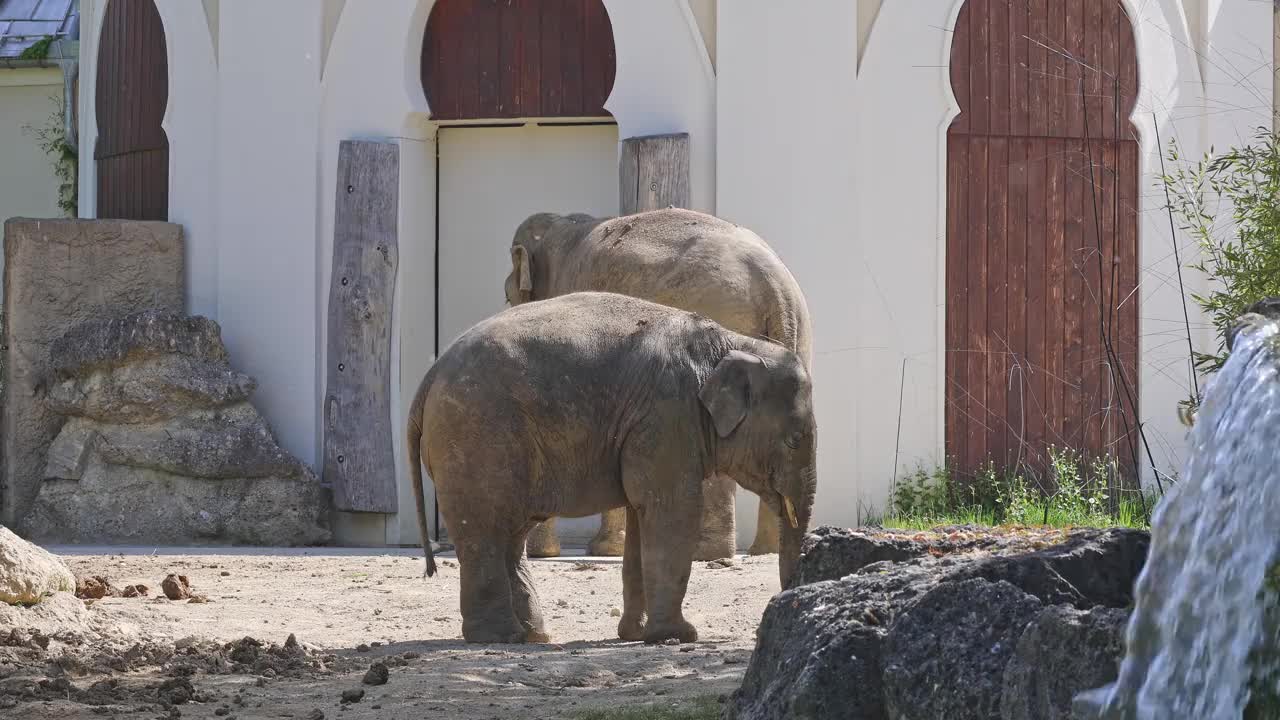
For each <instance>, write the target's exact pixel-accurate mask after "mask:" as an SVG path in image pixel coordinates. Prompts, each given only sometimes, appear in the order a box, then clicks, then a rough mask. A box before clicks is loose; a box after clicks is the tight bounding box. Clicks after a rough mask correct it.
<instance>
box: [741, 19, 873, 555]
mask: <svg viewBox="0 0 1280 720" xmlns="http://www.w3.org/2000/svg"><path fill="white" fill-rule="evenodd" d="M856 27H857V23H856V8H855V7H854V5H853V4H852V3H849V2H845V1H844V0H814V1H813V2H811V3H807V4H806V11H805V12H803V13H801V12H796V10H795V8H794V7H793V6H792V5H791V4H790V3H778V2H772V1H771V0H732V1H730V2H721V3H720V4H719V7H718V28H717V33H716V45H717V48H716V53H717V58H718V60H717V77H716V122H717V128H716V130H717V141H716V176H717V177H716V182H717V192H716V212H717V214H718V215H720V216H721V217H723V218H725V219H728V220H730V221H732V222H735V223H739V224H741V225H745V226H747V227H750V228H751V229H753V230H754V231H756V232H757V233H759V234H760V236H761V237H763V238H764V239H765V241H766V242H768V243H769V244H770V245H772V246H773V248H774V249H775V250H777V251H778V253H779V255H781V257H782V259H783V261H784V262H785V263H786V264H787V266H788V267H789V268H790V269H791V271H792V273H793V274H794V275H795V276H796V279H797V280H798V281H799V283H800V286H801V287H802V288H803V289H804V293H805V297H806V300H807V301H808V305H809V311H810V313H811V315H812V318H813V324H814V354H815V358H814V383H815V387H816V388H817V393H816V395H815V398H814V403H815V406H816V409H817V413H818V501H817V507H816V508H815V511H814V521H815V522H818V523H824V522H841V523H844V524H851V523H852V522H854V520H855V516H856V508H857V501H858V497H859V494H860V485H861V484H862V482H863V478H862V476H861V475H860V472H859V465H858V462H857V458H858V457H859V455H858V453H859V448H860V447H862V444H863V439H862V436H861V434H860V433H861V432H862V430H863V429H864V428H862V427H860V426H859V425H858V423H857V419H856V411H857V408H858V406H859V404H860V403H861V402H863V399H862V395H863V393H864V392H866V391H867V389H868V388H869V387H870V386H872V385H876V384H885V382H886V379H885V378H884V377H872V376H868V375H866V374H865V373H864V372H863V370H862V367H861V365H860V363H861V361H862V358H863V356H862V355H861V354H860V353H859V346H860V345H861V344H862V343H863V336H862V330H861V328H860V327H859V325H858V322H857V317H856V316H857V312H858V305H859V303H860V293H859V290H858V287H859V285H861V284H862V283H863V278H864V276H865V274H866V273H865V269H864V268H865V265H864V261H863V256H862V248H861V247H860V245H859V242H858V232H857V214H856V212H855V207H854V199H855V198H856V197H857V195H856V192H855V186H854V177H853V165H854V162H853V161H854V157H855V155H856V150H855V144H854V127H855V122H856V112H857V110H858V109H859V107H861V106H859V105H858V104H857V103H856V102H855V98H854V93H853V90H854V73H855V62H856V58H857V47H856V44H857V36H856ZM894 377H895V378H896V373H895V374H894ZM894 385H895V387H896V383H894ZM895 400H896V398H895ZM895 405H896V402H895ZM887 470H888V468H885V471H887ZM755 507H756V501H755V500H754V499H752V498H749V497H747V496H746V495H745V494H743V495H740V496H739V502H738V515H737V521H738V538H739V542H740V543H741V542H743V541H746V542H747V543H750V539H751V537H752V536H753V535H754V525H755Z"/></svg>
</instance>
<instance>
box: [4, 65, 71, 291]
mask: <svg viewBox="0 0 1280 720" xmlns="http://www.w3.org/2000/svg"><path fill="white" fill-rule="evenodd" d="M62 93H63V84H62V70H60V69H59V68H56V67H54V68H28V69H21V70H4V69H0V226H3V224H4V221H5V220H7V219H9V218H12V217H35V218H44V217H49V218H53V217H62V216H63V213H62V210H61V208H59V207H58V186H59V185H61V184H62V181H61V180H59V179H58V177H57V175H55V174H54V166H53V163H54V158H53V157H51V156H49V155H48V154H46V153H45V151H44V150H42V149H41V148H40V140H39V138H37V137H36V135H35V132H36V131H38V130H42V129H44V128H46V127H48V126H49V124H50V117H52V116H53V115H54V114H55V113H56V112H57V110H58V101H59V100H61V99H62ZM0 255H3V253H0ZM3 274H4V258H3V257H0V278H2V277H3ZM0 284H2V283H0ZM0 289H2V288H0Z"/></svg>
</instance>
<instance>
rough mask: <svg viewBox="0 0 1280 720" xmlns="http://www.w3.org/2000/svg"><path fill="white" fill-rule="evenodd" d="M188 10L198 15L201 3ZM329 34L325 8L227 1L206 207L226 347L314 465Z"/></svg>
mask: <svg viewBox="0 0 1280 720" xmlns="http://www.w3.org/2000/svg"><path fill="white" fill-rule="evenodd" d="M185 7H186V8H187V9H186V10H185V12H186V13H188V14H191V15H198V14H199V13H201V8H200V6H198V5H196V4H195V3H191V4H189V5H187V6H185ZM192 24H193V25H194V23H192ZM320 25H321V13H320V6H319V5H317V4H316V3H314V2H311V1H310V0H272V2H269V3H263V2H259V1H258V0H222V2H221V5H220V7H219V13H218V26H219V29H218V76H217V79H218V82H217V85H216V88H217V108H218V112H217V132H216V134H215V135H214V137H215V138H216V143H217V158H218V162H217V172H216V178H217V180H216V190H215V192H216V197H214V198H211V199H210V200H209V202H211V203H214V205H215V207H216V208H217V226H216V232H217V237H218V243H217V245H218V248H217V258H218V260H217V276H216V277H217V287H218V292H217V299H218V311H217V319H218V322H219V323H220V324H221V325H222V335H223V340H225V341H226V344H227V348H228V350H229V351H230V352H231V356H232V358H233V360H234V362H235V363H236V365H237V366H238V367H239V368H240V369H242V370H243V371H245V372H247V373H249V374H250V375H252V376H254V377H255V378H257V379H258V391H257V392H256V393H255V395H254V402H255V404H256V405H257V406H258V407H259V408H261V410H262V411H263V414H264V415H265V416H266V417H267V419H268V421H270V423H271V425H272V427H273V429H274V430H275V431H276V434H277V435H278V436H279V438H280V442H281V444H282V445H283V446H284V447H285V448H286V449H287V450H289V451H290V452H292V453H294V454H295V455H297V456H298V457H299V458H301V459H302V460H303V461H305V462H309V463H312V464H315V463H317V462H318V461H319V442H318V434H319V423H318V416H317V412H318V410H317V408H318V399H319V396H318V393H317V385H316V383H317V380H316V378H317V371H318V366H317V354H318V353H317V349H318V344H317V343H318V340H319V339H318V335H317V332H316V299H317V297H318V296H317V291H316V288H317V284H318V283H319V281H320V278H319V267H318V243H317V237H318V235H317V199H316V198H317V196H316V192H317V190H316V188H317V164H318V159H317V156H318V153H317V138H318V137H319V126H320V121H319V117H318V113H317V108H319V106H320V36H321V33H320ZM167 29H168V28H167V27H166V30H167ZM181 41H182V39H181V38H174V37H172V36H171V37H170V42H181ZM376 45H377V42H376V41H373V40H371V41H370V46H371V47H372V46H376ZM171 142H172V138H171Z"/></svg>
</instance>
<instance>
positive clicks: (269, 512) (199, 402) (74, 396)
mask: <svg viewBox="0 0 1280 720" xmlns="http://www.w3.org/2000/svg"><path fill="white" fill-rule="evenodd" d="M48 365H49V369H50V372H51V374H50V376H49V378H50V379H49V384H48V387H47V389H46V391H45V395H46V399H47V400H46V404H47V406H48V407H49V408H50V409H52V410H53V411H55V412H57V413H60V414H62V415H64V416H66V417H67V418H68V419H67V421H66V424H65V425H63V427H62V429H61V431H60V432H59V433H58V436H57V438H56V439H55V440H54V441H53V443H52V445H51V446H50V448H49V453H48V458H47V463H46V466H45V468H44V470H43V472H42V476H43V477H44V478H45V480H44V482H43V483H42V484H41V488H40V492H39V495H38V497H37V498H36V501H35V504H34V507H33V509H32V511H31V513H30V514H29V516H28V518H27V520H26V522H25V524H24V526H23V527H24V530H26V532H27V533H28V534H29V535H31V536H32V537H34V538H38V539H49V540H59V541H63V542H68V541H69V542H111V543H135V542H143V543H156V544H189V543H197V544H207V543H211V542H213V543H237V544H253V545H313V544H317V543H322V542H325V541H327V540H328V539H329V537H330V535H329V530H328V528H327V511H328V507H329V498H328V493H327V492H325V491H324V490H323V489H322V488H321V486H320V481H319V479H318V478H317V477H316V475H315V473H313V472H312V471H311V469H310V468H308V467H307V466H306V465H304V464H303V463H302V462H301V461H299V460H298V459H297V458H295V457H293V456H292V455H290V454H288V453H287V452H285V451H284V450H283V449H282V448H281V447H280V446H279V444H278V443H277V442H276V438H275V435H274V433H272V431H271V428H270V427H268V425H267V422H266V420H265V419H263V417H262V415H261V414H259V413H258V411H257V410H256V409H255V408H254V407H253V405H251V404H250V403H249V398H250V396H251V395H252V394H253V391H254V389H255V387H256V383H255V382H254V380H253V378H250V377H249V376H247V375H244V374H242V373H239V372H236V371H235V370H233V369H232V367H231V364H230V360H229V358H228V355H227V351H226V348H225V346H224V345H223V344H222V336H221V330H220V328H219V327H218V324H217V323H215V322H213V321H212V320H209V319H207V318H202V317H187V316H184V315H181V314H177V313H165V312H159V311H154V310H153V311H146V312H142V313H137V314H133V315H129V316H126V317H123V318H117V319H111V320H97V321H91V322H88V323H84V324H82V325H80V326H77V327H75V328H72V329H71V330H70V331H69V332H67V333H66V334H65V335H63V336H62V337H60V338H58V339H57V340H55V341H54V342H53V343H51V344H50V346H49V351H48Z"/></svg>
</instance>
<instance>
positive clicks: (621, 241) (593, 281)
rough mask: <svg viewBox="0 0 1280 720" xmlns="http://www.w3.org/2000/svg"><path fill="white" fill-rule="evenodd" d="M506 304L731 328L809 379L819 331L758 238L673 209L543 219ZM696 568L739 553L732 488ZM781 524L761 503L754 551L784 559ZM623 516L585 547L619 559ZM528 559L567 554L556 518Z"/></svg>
mask: <svg viewBox="0 0 1280 720" xmlns="http://www.w3.org/2000/svg"><path fill="white" fill-rule="evenodd" d="M511 266H512V267H511V272H510V273H509V274H508V276H507V279H506V283H505V288H504V291H505V293H506V297H507V304H508V305H510V306H512V307H514V306H516V305H519V304H521V303H525V302H531V301H537V300H542V299H546V298H552V297H557V296H560V295H565V294H568V293H571V292H579V291H592V290H594V291H603V292H615V293H620V294H623V295H630V296H633V297H638V298H642V299H645V300H651V301H653V302H657V303H661V304H663V305H669V306H671V307H675V308H680V309H682V310H688V311H691V312H697V313H701V314H702V315H705V316H707V317H709V318H711V319H712V320H715V321H716V322H718V323H719V324H721V325H723V326H724V327H726V328H728V329H730V330H734V331H736V332H740V333H743V334H745V335H751V336H753V337H762V338H767V339H770V340H773V341H775V342H778V343H780V344H782V345H784V346H786V347H787V348H788V349H790V350H792V351H793V352H795V353H798V354H799V355H800V357H801V359H802V360H803V362H804V365H805V368H806V370H810V371H812V366H811V365H812V364H811V358H812V354H813V353H812V347H811V345H812V328H811V325H810V321H809V309H808V306H807V304H806V302H805V297H804V293H803V292H801V290H800V286H799V284H798V283H797V282H796V280H795V278H794V277H793V276H792V275H791V272H790V271H789V270H788V269H787V267H786V265H784V264H783V262H782V260H781V259H780V258H779V257H778V255H777V253H775V252H774V251H773V249H772V248H770V247H769V245H768V244H767V243H765V241H764V240H763V239H761V237H760V236H759V235H757V234H756V233H754V232H752V231H750V230H748V229H746V228H744V227H740V226H738V225H735V224H733V223H730V222H727V221H725V220H721V219H720V218H717V217H715V216H712V215H707V214H705V213H701V212H696V211H693V210H683V209H677V208H667V209H663V210H653V211H649V212H642V213H638V214H635V215H629V216H623V217H618V218H595V217H592V216H590V215H584V214H573V215H557V214H554V213H537V214H534V215H531V216H530V217H529V218H527V219H526V220H525V221H524V222H523V223H521V224H520V226H519V227H518V228H517V229H516V232H515V235H514V237H513V238H512V241H511ZM707 491H708V494H709V499H708V501H707V503H706V505H705V508H706V511H707V515H706V517H704V518H703V534H702V537H701V538H700V541H699V545H698V550H697V551H696V552H695V555H694V557H695V559H697V560H714V559H717V558H722V557H726V556H729V555H732V554H733V553H734V552H735V551H736V550H737V542H736V538H735V533H734V494H735V484H734V482H733V480H732V479H731V478H718V479H716V480H714V481H712V482H710V483H709V484H708V486H707ZM778 523H779V519H778V518H777V517H776V516H775V515H774V514H773V513H772V512H771V511H770V510H769V507H768V505H767V504H765V503H761V504H760V505H759V507H758V510H757V524H756V535H755V539H754V541H753V542H752V543H751V546H750V548H749V549H748V552H749V553H751V554H752V555H762V554H766V553H776V552H778V549H779V547H778ZM624 525H625V519H624V515H623V513H622V511H620V510H618V511H613V512H609V513H605V514H604V516H603V517H602V518H601V526H600V531H599V532H598V533H597V534H596V536H595V538H593V539H592V541H591V543H590V545H589V546H588V552H589V553H591V554H593V555H619V554H621V553H622V548H623V545H624V543H625V540H624V537H625V533H624V531H623V526H624ZM529 554H530V555H531V556H533V557H554V556H556V555H559V554H560V543H559V540H558V538H557V537H556V531H555V519H554V518H552V519H549V520H547V522H546V523H544V524H542V525H540V526H539V527H538V528H535V530H534V531H533V533H531V534H530V539H529Z"/></svg>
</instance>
